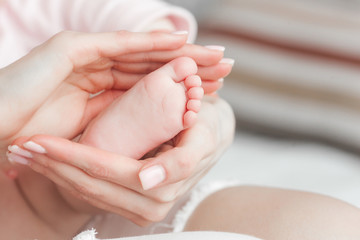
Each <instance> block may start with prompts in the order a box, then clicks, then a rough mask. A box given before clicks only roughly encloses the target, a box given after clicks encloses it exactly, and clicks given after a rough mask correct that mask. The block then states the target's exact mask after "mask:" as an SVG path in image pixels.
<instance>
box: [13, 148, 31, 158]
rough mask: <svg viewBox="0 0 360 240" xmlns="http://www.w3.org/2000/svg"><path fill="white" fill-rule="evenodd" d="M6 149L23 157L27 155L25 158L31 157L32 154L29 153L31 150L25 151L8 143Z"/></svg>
mask: <svg viewBox="0 0 360 240" xmlns="http://www.w3.org/2000/svg"><path fill="white" fill-rule="evenodd" d="M8 150H9V151H10V152H12V153H15V154H17V155H20V156H23V157H27V158H32V157H33V155H32V154H31V152H29V151H26V150H25V149H22V148H20V147H19V146H17V145H10V146H8Z"/></svg>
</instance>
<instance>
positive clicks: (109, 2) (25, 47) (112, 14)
mask: <svg viewBox="0 0 360 240" xmlns="http://www.w3.org/2000/svg"><path fill="white" fill-rule="evenodd" d="M160 18H168V19H170V20H171V21H172V22H173V24H174V25H175V27H176V30H179V31H180V30H186V31H189V41H190V42H191V41H194V39H195V37H196V32H197V24H196V20H195V18H194V17H193V15H192V14H191V13H190V12H189V11H187V10H185V9H183V8H180V7H176V6H172V5H169V4H167V3H165V2H162V1H159V0H91V1H88V0H51V1H49V0H30V1H29V0H6V1H4V2H2V3H1V4H0V52H1V56H0V68H1V67H4V66H6V65H8V64H10V63H12V62H14V61H15V60H17V59H19V58H20V57H22V56H23V55H25V54H27V53H28V52H29V51H30V50H31V49H32V48H34V47H35V46H37V45H39V44H40V43H42V42H44V41H45V40H47V39H48V38H50V37H51V36H53V35H54V34H56V33H58V32H60V31H63V30H73V31H82V32H106V31H116V30H128V31H134V32H139V31H142V30H143V29H144V28H146V27H147V26H148V25H149V24H150V23H151V22H152V21H156V20H157V19H160Z"/></svg>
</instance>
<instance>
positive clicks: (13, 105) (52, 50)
mask: <svg viewBox="0 0 360 240" xmlns="http://www.w3.org/2000/svg"><path fill="white" fill-rule="evenodd" d="M186 38H187V36H186V35H178V34H167V33H130V32H126V31H120V32H110V33H77V32H61V33H59V34H57V35H55V36H54V37H53V38H51V39H50V40H48V41H47V42H45V43H44V44H42V45H40V46H38V47H37V48H35V49H33V50H32V51H31V52H30V53H29V54H28V55H26V56H25V57H23V58H21V59H20V60H18V61H17V62H15V63H13V64H11V65H9V66H8V67H6V68H3V69H1V70H0V83H1V84H0V96H1V97H0V116H1V120H0V129H1V132H0V153H5V147H6V146H7V145H8V144H9V143H10V142H11V141H12V140H13V139H15V138H16V137H18V136H24V135H25V136H31V135H34V134H49V135H54V136H60V137H64V138H68V139H70V138H73V137H75V136H77V135H78V134H79V133H80V132H81V131H82V129H83V128H84V127H85V126H86V125H87V123H88V122H89V121H90V120H91V119H92V118H93V117H94V116H95V115H97V114H98V113H99V112H100V111H101V110H102V109H104V108H105V107H106V106H107V105H108V104H110V103H111V102H112V100H113V99H114V98H116V97H117V96H118V95H119V94H121V91H119V90H123V87H122V86H123V82H125V81H127V79H123V78H122V75H121V71H119V70H117V67H115V66H119V62H118V60H117V58H118V57H119V56H121V55H125V54H129V53H139V52H151V51H165V50H166V51H168V50H176V49H178V48H180V47H182V46H183V45H184V44H185V43H186ZM100 91H104V92H103V93H101V94H99V95H98V96H96V97H93V98H89V96H90V94H95V93H98V92H100Z"/></svg>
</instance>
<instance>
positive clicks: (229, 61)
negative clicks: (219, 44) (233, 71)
mask: <svg viewBox="0 0 360 240" xmlns="http://www.w3.org/2000/svg"><path fill="white" fill-rule="evenodd" d="M220 63H227V64H230V65H231V66H234V63H235V60H234V59H232V58H223V59H221V60H220Z"/></svg>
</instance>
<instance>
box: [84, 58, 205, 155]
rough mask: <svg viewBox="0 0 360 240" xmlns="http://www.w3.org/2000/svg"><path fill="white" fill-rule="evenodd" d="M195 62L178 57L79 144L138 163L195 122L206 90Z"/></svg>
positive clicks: (146, 79)
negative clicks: (138, 160)
mask: <svg viewBox="0 0 360 240" xmlns="http://www.w3.org/2000/svg"><path fill="white" fill-rule="evenodd" d="M196 72H197V66H196V63H195V62H194V61H193V60H192V59H190V58H186V57H181V58H177V59H175V60H173V61H171V62H170V63H168V64H166V65H164V66H163V67H161V68H159V69H158V70H156V71H154V72H152V73H150V74H148V75H147V76H145V77H144V78H143V79H141V80H140V81H139V82H138V83H137V84H135V85H134V86H133V87H132V88H131V89H130V90H128V91H127V92H125V93H124V94H123V95H121V96H120V97H119V98H118V99H116V100H115V101H114V102H113V103H112V104H111V105H110V106H109V107H108V108H107V109H106V110H105V111H104V112H102V113H101V114H100V115H99V116H98V117H97V118H95V119H94V120H93V121H92V122H91V123H90V124H89V126H88V127H87V129H86V130H85V131H84V134H83V135H82V137H81V139H80V142H81V143H84V144H87V145H91V146H95V147H98V148H101V149H104V150H108V151H111V152H116V153H120V154H122V155H124V156H128V157H132V158H136V159H139V158H141V157H142V156H143V155H144V154H145V153H147V152H148V151H150V150H151V149H153V148H154V147H156V146H158V145H160V144H161V143H163V142H166V141H168V140H170V139H171V138H173V137H174V136H176V135H177V134H178V133H179V132H180V131H182V130H183V129H184V128H187V127H190V126H192V125H193V124H194V123H195V122H196V117H197V112H198V111H199V110H200V104H201V98H202V96H203V89H202V88H201V80H200V78H199V77H198V76H196V75H194V74H196Z"/></svg>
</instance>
